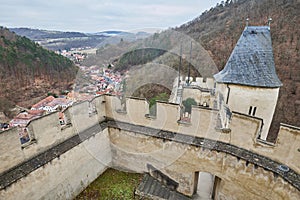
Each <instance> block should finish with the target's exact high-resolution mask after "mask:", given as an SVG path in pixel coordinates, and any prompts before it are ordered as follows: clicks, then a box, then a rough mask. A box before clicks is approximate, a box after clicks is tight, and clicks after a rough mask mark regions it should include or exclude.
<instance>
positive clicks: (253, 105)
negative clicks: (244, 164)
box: [214, 26, 282, 140]
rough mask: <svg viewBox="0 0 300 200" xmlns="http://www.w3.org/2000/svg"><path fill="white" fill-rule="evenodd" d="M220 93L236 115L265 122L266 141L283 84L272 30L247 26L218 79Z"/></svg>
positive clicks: (262, 135)
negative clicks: (277, 64) (277, 65)
mask: <svg viewBox="0 0 300 200" xmlns="http://www.w3.org/2000/svg"><path fill="white" fill-rule="evenodd" d="M214 78H215V80H216V82H217V86H216V90H217V91H218V92H219V93H220V96H221V98H220V99H223V100H224V102H225V103H226V104H228V106H229V108H230V109H231V110H232V111H236V112H240V113H244V114H247V115H251V116H255V117H258V118H262V119H263V123H264V125H263V128H262V131H261V135H260V139H263V140H266V138H267V136H268V132H269V128H270V125H271V122H272V119H273V115H274V111H275V107H276V104H277V99H278V94H279V88H280V87H281V86H282V83H281V82H280V80H279V79H278V76H277V74H276V71H275V63H274V56H273V49H272V42H271V34H270V27H269V26H247V27H246V28H245V30H244V31H243V33H242V35H241V37H240V39H239V41H238V43H237V45H236V47H235V48H234V50H233V52H232V54H231V56H230V58H229V60H228V62H227V64H226V65H225V68H224V69H223V70H222V71H221V72H219V73H218V74H215V75H214Z"/></svg>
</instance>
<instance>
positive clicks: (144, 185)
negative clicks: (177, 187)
mask: <svg viewBox="0 0 300 200" xmlns="http://www.w3.org/2000/svg"><path fill="white" fill-rule="evenodd" d="M135 193H136V195H138V196H140V197H142V198H143V197H146V198H150V199H159V200H171V199H172V200H177V199H178V200H188V199H190V198H188V197H186V196H184V195H182V194H179V193H178V192H176V191H172V190H170V189H169V188H167V187H166V186H164V185H163V184H161V183H160V182H159V181H158V180H156V179H154V178H153V177H151V176H150V175H149V174H145V175H144V177H143V179H142V181H141V183H140V185H139V186H138V187H137V189H136V191H135Z"/></svg>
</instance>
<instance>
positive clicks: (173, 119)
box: [0, 95, 300, 173]
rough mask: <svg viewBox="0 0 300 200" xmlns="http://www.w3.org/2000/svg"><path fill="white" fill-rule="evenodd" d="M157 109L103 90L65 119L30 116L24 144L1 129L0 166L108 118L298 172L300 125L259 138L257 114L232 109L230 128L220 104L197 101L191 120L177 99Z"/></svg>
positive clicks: (15, 162)
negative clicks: (208, 142) (236, 150)
mask: <svg viewBox="0 0 300 200" xmlns="http://www.w3.org/2000/svg"><path fill="white" fill-rule="evenodd" d="M124 107H126V108H124ZM156 109H157V111H156V113H157V114H156V116H150V115H149V103H148V102H147V101H146V100H144V99H138V98H126V106H124V105H121V101H120V100H119V99H118V98H117V97H116V96H109V95H105V96H99V97H97V98H95V99H93V100H92V101H91V102H88V101H85V102H82V103H79V104H76V105H73V106H72V107H69V108H68V109H67V110H65V111H64V115H65V116H66V118H67V120H68V121H69V122H68V123H67V125H64V126H62V125H60V123H59V118H58V113H51V114H49V115H46V116H43V117H41V118H38V119H35V120H33V121H32V122H31V123H29V124H28V126H27V130H28V132H29V136H30V141H29V142H28V143H25V144H23V145H21V144H20V141H19V138H18V130H17V128H14V129H10V130H7V131H4V132H2V133H1V134H0V141H1V144H2V145H1V147H0V157H1V161H2V162H1V164H0V172H4V171H6V170H8V169H10V168H12V167H14V166H16V165H18V164H20V163H22V162H24V161H26V160H28V159H30V158H32V157H34V156H35V155H38V154H40V153H41V152H43V151H45V150H47V149H49V148H51V147H53V146H55V145H57V144H59V143H61V142H63V141H65V140H67V139H68V138H71V137H73V136H74V135H76V134H78V133H80V132H82V131H84V130H86V129H88V128H89V127H92V126H94V125H95V124H98V123H99V122H101V121H104V120H105V119H106V118H110V119H113V120H115V121H120V122H125V123H130V124H134V125H139V126H145V127H149V128H154V129H156V130H165V131H169V132H176V133H181V134H183V135H188V136H192V137H199V138H207V139H212V140H215V141H220V142H224V143H228V144H232V145H235V146H238V147H240V148H243V149H247V150H249V151H252V152H254V153H257V154H259V155H262V156H266V157H268V158H270V159H272V160H276V161H278V162H280V163H283V164H285V165H287V166H288V167H289V168H291V169H293V170H294V171H296V172H297V173H300V156H299V154H300V149H299V148H300V146H299V143H300V130H299V128H297V127H293V126H289V125H284V124H282V125H281V127H280V131H279V134H278V138H277V140H276V143H274V144H273V143H269V142H266V141H262V140H260V139H258V136H259V133H260V131H261V127H262V124H263V121H262V120H261V119H259V118H255V117H251V116H248V115H244V114H240V113H235V112H233V116H232V119H231V122H230V124H229V129H226V130H223V129H222V128H220V127H218V113H219V112H218V110H214V109H209V108H206V107H197V106H195V107H192V112H191V120H190V121H189V122H182V121H180V116H181V115H180V113H181V108H180V106H179V105H177V104H170V103H165V102H157V106H156ZM91 110H93V112H92V113H91Z"/></svg>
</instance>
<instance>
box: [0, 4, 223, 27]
mask: <svg viewBox="0 0 300 200" xmlns="http://www.w3.org/2000/svg"><path fill="white" fill-rule="evenodd" d="M1 1H2V2H1ZM0 2H1V6H0V25H1V26H5V27H9V28H12V27H29V28H37V29H47V30H61V31H81V32H99V31H104V30H125V31H132V30H137V29H147V28H154V29H165V28H168V27H175V26H179V25H181V24H183V23H185V22H188V21H190V20H192V19H194V18H195V17H197V16H199V15H200V14H201V13H202V12H203V11H205V10H209V9H210V8H211V7H213V6H215V5H216V4H217V3H218V2H220V0H0Z"/></svg>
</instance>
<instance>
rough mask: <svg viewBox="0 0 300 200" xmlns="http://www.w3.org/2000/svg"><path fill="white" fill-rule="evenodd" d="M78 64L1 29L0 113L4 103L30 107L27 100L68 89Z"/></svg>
mask: <svg viewBox="0 0 300 200" xmlns="http://www.w3.org/2000/svg"><path fill="white" fill-rule="evenodd" d="M76 72H77V67H76V66H74V64H73V63H72V62H71V61H70V60H68V59H67V58H65V57H63V56H60V55H57V54H55V53H54V52H52V51H48V50H45V49H44V48H42V47H41V46H39V45H38V44H36V43H34V42H32V41H31V40H29V39H27V38H25V37H21V36H18V35H16V34H14V33H12V32H10V31H9V30H8V29H6V28H3V27H1V28H0V88H1V89H0V101H1V102H5V103H1V102H0V105H3V106H1V107H2V108H0V112H1V111H3V109H4V108H5V105H13V104H19V105H22V106H29V104H28V103H29V102H27V101H29V100H32V99H34V98H38V97H42V96H44V95H46V94H47V93H48V92H53V91H59V90H65V89H69V88H70V87H71V85H72V83H73V79H74V78H75V76H76Z"/></svg>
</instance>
